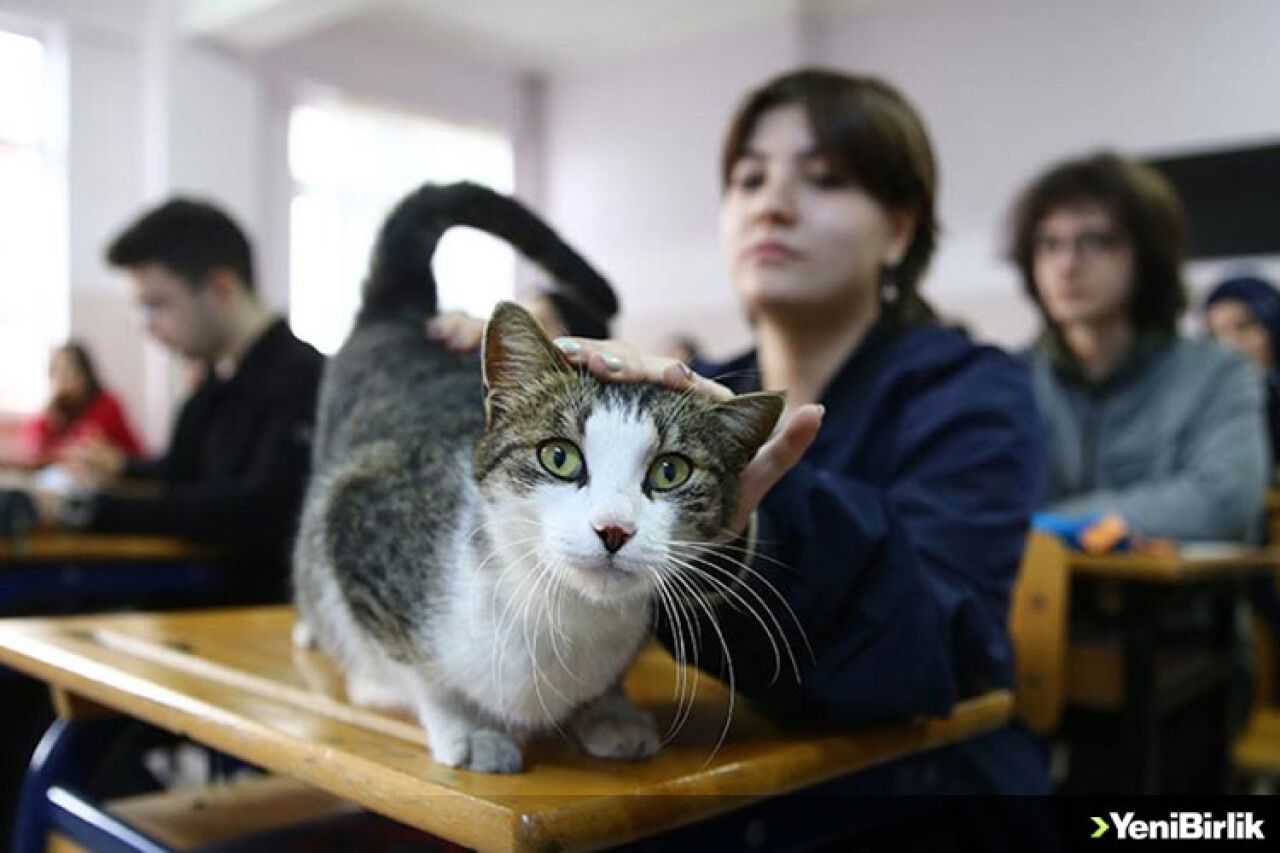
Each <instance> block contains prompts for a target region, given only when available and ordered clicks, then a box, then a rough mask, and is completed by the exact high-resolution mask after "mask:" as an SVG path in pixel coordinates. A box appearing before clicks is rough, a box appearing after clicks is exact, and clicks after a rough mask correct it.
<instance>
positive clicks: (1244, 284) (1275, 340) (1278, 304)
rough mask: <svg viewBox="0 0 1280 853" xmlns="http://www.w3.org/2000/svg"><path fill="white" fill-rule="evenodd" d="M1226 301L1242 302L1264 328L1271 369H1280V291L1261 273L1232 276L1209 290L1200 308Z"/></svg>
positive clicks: (1206, 309)
mask: <svg viewBox="0 0 1280 853" xmlns="http://www.w3.org/2000/svg"><path fill="white" fill-rule="evenodd" d="M1227 300H1235V301H1237V302H1241V303H1243V304H1244V306H1245V307H1246V308H1248V309H1249V312H1250V313H1251V314H1253V316H1254V319H1256V320H1257V321H1258V322H1259V323H1260V324H1261V325H1262V327H1263V328H1264V329H1266V330H1267V337H1268V338H1270V339H1271V364H1272V370H1280V290H1277V289H1276V286H1275V285H1274V284H1272V283H1271V282H1269V281H1267V280H1266V279H1265V278H1262V277H1261V276H1256V275H1237V276H1233V277H1231V278H1228V279H1226V280H1225V281H1223V282H1221V283H1219V284H1218V285H1217V286H1216V287H1215V288H1213V290H1211V291H1209V295H1208V296H1206V297H1205V300H1204V309H1203V310H1205V311H1208V310H1209V309H1210V308H1211V307H1213V305H1215V304H1216V303H1218V302H1224V301H1227Z"/></svg>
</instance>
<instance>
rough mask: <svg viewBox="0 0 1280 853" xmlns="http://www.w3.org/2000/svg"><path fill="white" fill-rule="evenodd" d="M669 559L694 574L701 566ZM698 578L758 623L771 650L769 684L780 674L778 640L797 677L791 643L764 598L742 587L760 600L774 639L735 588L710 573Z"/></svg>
mask: <svg viewBox="0 0 1280 853" xmlns="http://www.w3.org/2000/svg"><path fill="white" fill-rule="evenodd" d="M693 560H694V561H696V560H697V558H696V557H695V558H693ZM670 561H671V563H672V565H675V566H677V567H679V568H683V569H686V570H687V571H689V572H691V573H694V574H698V573H699V569H700V568H703V567H702V566H699V565H698V563H697V562H694V561H690V560H683V559H681V558H679V557H675V556H672V557H670ZM700 579H701V580H705V581H706V582H707V583H710V584H711V585H713V586H714V587H715V588H716V589H717V590H719V592H720V594H721V595H723V596H725V597H727V598H730V599H732V600H734V601H737V602H738V603H739V604H741V605H742V610H741V611H740V612H743V613H745V614H747V615H749V616H750V617H751V618H753V619H755V621H756V623H757V624H759V625H760V630H761V631H762V632H763V633H764V636H765V639H767V640H768V641H769V647H770V648H771V649H772V650H773V676H772V677H771V678H770V680H769V684H770V685H773V684H776V683H777V681H778V678H780V677H781V675H782V649H781V648H780V647H779V640H780V641H781V645H782V646H784V647H785V648H786V651H787V657H788V658H790V659H791V665H792V666H793V667H794V668H795V672H796V678H797V679H799V677H800V666H799V664H797V663H796V659H795V655H794V654H792V652H791V644H790V643H788V642H787V638H786V636H785V635H784V634H783V633H782V624H781V623H779V622H778V620H777V617H775V616H774V615H773V613H772V612H771V611H770V610H769V607H768V605H766V604H765V603H764V599H762V598H760V596H759V594H758V593H756V592H755V591H754V590H752V589H751V588H750V587H744V588H745V589H747V591H748V592H750V593H752V594H753V595H754V596H755V597H756V599H757V600H758V601H759V602H760V606H761V607H762V608H764V611H765V613H767V614H768V615H769V617H770V619H772V621H773V624H774V625H775V626H776V628H777V631H778V639H774V634H773V631H772V630H771V629H770V626H769V623H768V622H766V621H765V618H764V616H762V615H760V613H759V611H757V610H756V608H755V607H753V606H752V605H751V602H750V601H748V600H747V599H746V598H745V597H744V596H742V595H741V594H740V593H738V592H737V590H735V589H733V588H732V587H730V586H729V585H728V584H727V583H725V582H724V581H722V580H720V579H719V578H717V577H714V576H713V575H710V574H706V573H702V574H700Z"/></svg>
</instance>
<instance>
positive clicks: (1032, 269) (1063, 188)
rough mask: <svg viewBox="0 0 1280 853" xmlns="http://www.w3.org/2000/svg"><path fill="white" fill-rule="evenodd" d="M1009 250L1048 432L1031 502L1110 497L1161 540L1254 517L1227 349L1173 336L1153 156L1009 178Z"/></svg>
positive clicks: (1177, 210)
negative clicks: (1016, 193) (1044, 477)
mask: <svg viewBox="0 0 1280 853" xmlns="http://www.w3.org/2000/svg"><path fill="white" fill-rule="evenodd" d="M1009 230H1010V234H1009V237H1010V255H1011V258H1012V260H1013V261H1014V263H1015V264H1016V265H1017V267H1018V271H1019V272H1020V273H1021V277H1022V282H1023V285H1024V287H1025V289H1026V292H1027V294H1028V295H1029V296H1030V297H1031V299H1032V300H1033V301H1034V302H1035V304H1036V306H1037V307H1038V308H1039V309H1040V313H1041V315H1042V317H1043V318H1044V331H1043V333H1042V334H1041V336H1040V338H1039V340H1038V341H1037V342H1036V343H1035V344H1034V346H1032V347H1031V349H1030V350H1029V351H1028V352H1027V353H1026V358H1027V361H1028V362H1029V364H1030V366H1031V368H1032V372H1033V375H1034V384H1035V391H1036V397H1037V400H1038V402H1039V404H1040V408H1041V411H1042V413H1043V415H1044V417H1045V419H1046V421H1047V423H1048V427H1049V432H1050V471H1049V482H1048V491H1047V494H1046V509H1048V510H1049V511H1052V512H1056V513H1061V514H1066V515H1086V514H1091V513H1095V512H1116V513H1119V514H1120V515H1122V516H1123V517H1124V518H1125V519H1126V521H1127V522H1128V524H1129V525H1130V526H1131V527H1132V528H1133V529H1134V530H1136V531H1138V532H1140V533H1142V534H1145V535H1147V536H1151V537H1164V538H1170V539H1175V540H1246V539H1249V538H1252V537H1253V536H1255V535H1256V534H1257V533H1258V532H1260V531H1259V520H1260V519H1261V517H1262V505H1263V495H1264V492H1265V489H1266V483H1267V472H1268V470H1269V465H1268V455H1269V451H1268V447H1267V436H1266V429H1265V420H1264V418H1263V400H1262V392H1261V388H1260V386H1259V383H1258V382H1257V379H1256V377H1255V376H1254V375H1253V373H1252V371H1251V370H1250V367H1249V365H1248V364H1247V363H1246V362H1245V361H1244V359H1243V358H1241V357H1240V356H1238V355H1237V354H1234V353H1229V352H1227V351H1226V350H1225V349H1223V348H1222V347H1219V346H1218V345H1217V344H1215V343H1214V342H1212V341H1207V340H1201V339H1193V338H1187V337H1183V336H1182V335H1180V334H1179V333H1178V329H1177V324H1178V319H1179V317H1180V316H1181V314H1182V312H1183V311H1184V310H1185V308H1186V305H1187V297H1186V291H1185V289H1184V285H1183V281H1182V273H1181V266H1182V260H1183V240H1184V230H1185V228H1184V217H1183V212H1182V206H1181V203H1180V201H1179V200H1178V198H1177V195H1176V194H1175V192H1174V191H1173V188H1172V187H1171V186H1170V185H1169V184H1168V183H1167V182H1166V181H1165V180H1164V179H1163V178H1162V177H1161V176H1160V175H1159V174H1157V173H1156V172H1155V171H1154V170H1152V169H1150V168H1148V167H1146V166H1144V165H1142V164H1140V163H1137V162H1134V161H1132V160H1128V159H1125V158H1123V157H1119V156H1116V155H1114V154H1110V153H1101V154H1095V155H1092V156H1088V157H1085V158H1082V159H1077V160H1071V161H1069V162H1065V163H1061V164H1059V165H1056V166H1054V167H1053V168H1051V169H1050V170H1048V171H1047V172H1045V173H1044V174H1042V175H1041V176H1039V177H1038V178H1036V180H1034V181H1033V182H1032V183H1031V184H1030V186H1029V187H1027V189H1026V190H1025V191H1024V192H1023V194H1022V196H1021V197H1020V199H1019V200H1018V202H1017V204H1016V205H1015V207H1014V210H1013V214H1012V216H1011V219H1010V229H1009Z"/></svg>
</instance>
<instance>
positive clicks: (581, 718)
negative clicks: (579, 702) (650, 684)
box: [573, 697, 662, 761]
mask: <svg viewBox="0 0 1280 853" xmlns="http://www.w3.org/2000/svg"><path fill="white" fill-rule="evenodd" d="M573 734H574V736H575V737H576V738H577V739H578V743H579V744H581V746H582V748H583V749H584V750H586V751H587V752H588V753H590V754H591V755H594V756H595V757H596V758H609V759H612V760H614V761H639V760H640V759H643V758H648V757H650V756H651V755H653V754H654V753H656V752H657V751H658V749H659V747H660V746H661V745H662V744H661V741H660V740H659V738H658V727H657V726H656V725H655V724H654V722H653V715H652V714H650V713H649V712H648V711H642V710H640V709H639V708H637V707H636V706H634V705H632V704H631V703H630V702H628V701H627V700H626V699H625V698H622V697H610V698H609V699H607V700H604V701H602V702H599V703H597V704H595V705H593V706H591V707H589V708H587V709H585V710H584V711H583V712H582V713H581V714H579V715H578V717H577V718H575V719H574V722H573Z"/></svg>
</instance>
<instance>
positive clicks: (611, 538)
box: [596, 524, 631, 554]
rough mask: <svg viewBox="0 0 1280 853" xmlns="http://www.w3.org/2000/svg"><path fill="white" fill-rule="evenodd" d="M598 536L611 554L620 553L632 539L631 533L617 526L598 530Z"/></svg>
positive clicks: (612, 525)
mask: <svg viewBox="0 0 1280 853" xmlns="http://www.w3.org/2000/svg"><path fill="white" fill-rule="evenodd" d="M596 535H597V536H599V537H600V541H601V542H603V543H604V549H605V550H606V551H608V552H609V553H610V554H616V553H618V549H619V548H621V547H622V546H623V545H626V544H627V540H628V539H630V538H631V533H629V532H627V531H626V530H623V529H622V528H621V527H619V526H618V525H616V524H607V525H605V526H604V527H600V528H597V529H596Z"/></svg>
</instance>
